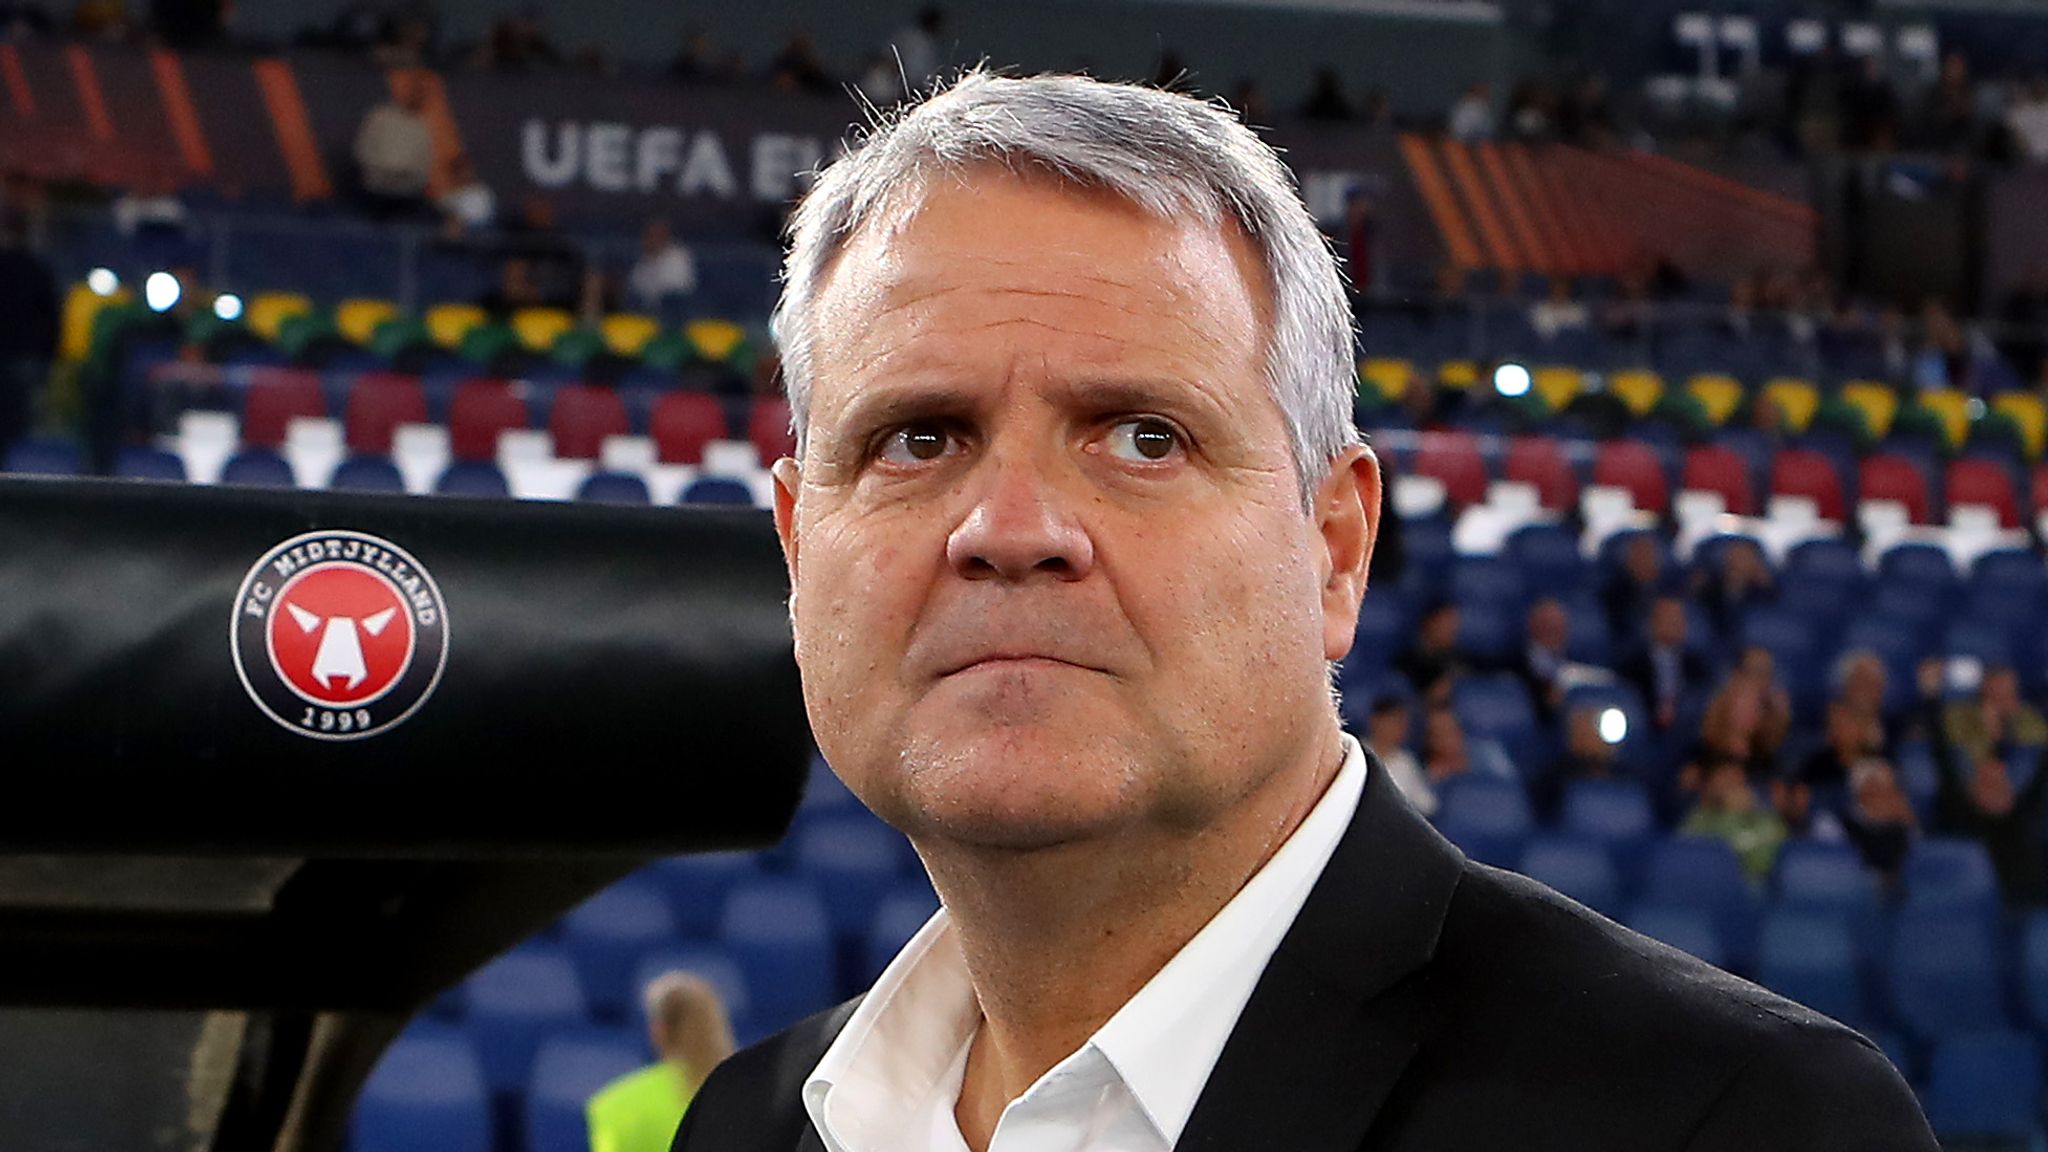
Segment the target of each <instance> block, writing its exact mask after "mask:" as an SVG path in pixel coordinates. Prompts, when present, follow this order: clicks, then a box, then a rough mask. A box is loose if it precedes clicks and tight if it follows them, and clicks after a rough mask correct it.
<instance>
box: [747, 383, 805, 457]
mask: <svg viewBox="0 0 2048 1152" xmlns="http://www.w3.org/2000/svg"><path fill="white" fill-rule="evenodd" d="M747 439H749V440H752V441H753V442H754V450H755V451H757V452H759V453H760V454H761V463H762V464H764V465H767V464H773V463H775V462H776V461H777V460H780V459H782V458H783V457H784V456H794V455H796V436H795V434H794V433H792V432H791V431H790V430H789V401H787V400H784V399H783V398H782V397H780V396H761V397H758V398H756V399H755V400H754V410H753V411H752V412H750V413H748V414H747Z"/></svg>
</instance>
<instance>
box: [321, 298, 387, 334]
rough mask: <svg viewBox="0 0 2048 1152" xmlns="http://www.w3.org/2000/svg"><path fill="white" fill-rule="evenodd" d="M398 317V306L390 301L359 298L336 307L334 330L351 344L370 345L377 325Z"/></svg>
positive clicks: (344, 301) (343, 302)
mask: <svg viewBox="0 0 2048 1152" xmlns="http://www.w3.org/2000/svg"><path fill="white" fill-rule="evenodd" d="M397 315H398V305H396V304H393V303H392V302H391V301H389V300H376V299H372V298H370V297H367V296H357V297H354V298H352V299H348V300H343V301H342V302H341V303H339V304H336V305H335V306H334V328H335V330H336V331H338V332H340V333H341V334H342V335H343V336H345V337H347V338H348V340H349V341H350V342H351V343H355V344H368V343H369V342H370V337H371V336H372V335H373V334H374V333H375V332H376V331H377V325H379V324H382V323H383V322H385V321H386V320H390V319H392V318H393V317H395V316H397Z"/></svg>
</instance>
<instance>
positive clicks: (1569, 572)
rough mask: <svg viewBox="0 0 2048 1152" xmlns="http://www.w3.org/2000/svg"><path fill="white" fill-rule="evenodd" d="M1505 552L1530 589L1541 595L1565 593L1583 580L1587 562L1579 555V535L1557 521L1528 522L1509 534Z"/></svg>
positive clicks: (1562, 594)
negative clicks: (1524, 526)
mask: <svg viewBox="0 0 2048 1152" xmlns="http://www.w3.org/2000/svg"><path fill="white" fill-rule="evenodd" d="M1507 552H1508V555H1509V556H1510V557H1511V558H1512V559H1513V560H1514V563H1515V565H1516V567H1518V568H1519V569H1520V570H1521V572H1522V576H1523V578H1524V580H1525V581H1526V582H1527V584H1528V589H1529V591H1530V592H1532V593H1535V594H1537V595H1543V596H1564V595H1567V594H1569V593H1570V592H1572V591H1573V590H1574V589H1577V588H1578V587H1580V586H1581V585H1583V584H1584V583H1585V580H1586V562H1585V559H1584V558H1583V557H1581V556H1580V555H1579V539H1578V537H1577V536H1576V535H1574V534H1573V533H1572V532H1571V530H1570V529H1568V528H1565V527H1564V526H1562V525H1559V524H1531V525H1529V526H1528V527H1526V528H1520V529H1517V530H1516V531H1515V533H1514V535H1512V536H1509V537H1508V543H1507Z"/></svg>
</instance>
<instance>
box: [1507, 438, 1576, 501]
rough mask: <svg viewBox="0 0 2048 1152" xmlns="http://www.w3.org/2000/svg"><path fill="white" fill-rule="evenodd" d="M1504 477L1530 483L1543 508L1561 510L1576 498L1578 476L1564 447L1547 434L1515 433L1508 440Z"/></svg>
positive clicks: (1520, 482) (1521, 482) (1517, 481)
mask: <svg viewBox="0 0 2048 1152" xmlns="http://www.w3.org/2000/svg"><path fill="white" fill-rule="evenodd" d="M1502 475H1503V477H1504V478H1505V479H1508V480H1512V481H1515V482H1516V483H1518V484H1531V485H1534V486H1535V488H1536V493H1537V498H1538V499H1539V500H1541V501H1542V502H1543V506H1544V507H1545V508H1549V509H1552V510H1554V511H1560V512H1561V511H1564V510H1566V509H1569V508H1570V507H1571V506H1572V505H1574V504H1576V503H1578V501H1579V477H1578V475H1577V474H1576V473H1574V472H1573V471H1572V463H1571V461H1569V460H1567V459H1565V458H1564V450H1563V449H1561V448H1559V447H1558V443H1557V441H1555V440H1552V439H1551V438H1549V437H1548V436H1517V437H1515V439H1514V440H1512V441H1511V442H1509V444H1508V458H1507V462H1506V464H1505V466H1504V467H1503V468H1502Z"/></svg>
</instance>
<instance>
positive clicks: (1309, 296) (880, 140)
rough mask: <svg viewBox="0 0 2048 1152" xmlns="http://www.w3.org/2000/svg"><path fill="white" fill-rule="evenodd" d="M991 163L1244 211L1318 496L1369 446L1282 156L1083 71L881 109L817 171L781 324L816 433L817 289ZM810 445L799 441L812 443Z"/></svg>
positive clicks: (1223, 117) (1288, 410)
mask: <svg viewBox="0 0 2048 1152" xmlns="http://www.w3.org/2000/svg"><path fill="white" fill-rule="evenodd" d="M984 164H994V165H999V166H1002V167H1006V168H1008V169H1010V170H1012V171H1030V172H1037V173H1042V174H1046V175H1050V176H1052V177H1053V178H1055V179H1057V180H1060V181H1064V182H1067V183H1071V184H1073V185H1076V186H1078V187H1085V188H1093V189H1100V190H1103V191H1107V192H1109V193H1111V194H1113V195H1116V196H1118V197H1120V198H1122V199H1124V200H1127V201H1129V202H1130V203H1132V204H1134V205H1136V206H1137V207H1138V208H1140V209H1142V210H1143V211H1145V212H1147V213H1150V214H1151V215H1153V216H1156V217H1160V218H1162V219H1170V218H1173V217H1175V216H1194V217H1196V218H1199V219H1202V220H1206V221H1217V220H1219V219H1222V218H1224V217H1225V214H1226V213H1227V216H1228V219H1230V220H1233V221H1235V222H1236V224H1237V226H1238V227H1240V228H1242V229H1243V230H1244V232H1245V234H1246V235H1247V236H1248V237H1249V238H1250V240H1251V242H1252V244H1253V245H1254V246H1255V247H1256V248H1257V250H1258V253H1259V256H1260V258H1261V260H1262V262H1263V263H1264V265H1265V269H1266V276H1267V281H1268V283H1267V288H1268V289H1269V290H1270V292H1271V294H1272V296H1271V303H1272V309H1273V333H1272V338H1271V340H1270V342H1269V344H1268V347H1267V353H1266V374H1267V377H1268V383H1269V384H1270V386H1271V387H1272V389H1273V396H1274V399H1275V400H1276V401H1278V403H1279V405H1280V410H1281V412H1282V413H1284V414H1285V416H1286V418H1287V425H1288V434H1289V437H1290V440H1291V445H1290V447H1291V448H1292V451H1293V456H1294V470H1295V475H1296V477H1297V479H1298V480H1299V481H1300V483H1301V489H1302V500H1303V504H1304V505H1305V506H1313V502H1314V498H1315V490H1316V487H1317V485H1319V484H1320V483H1321V482H1322V480H1323V479H1324V478H1325V477H1326V476H1327V475H1328V474H1329V470H1330V462H1331V460H1332V459H1334V458H1335V457H1336V456H1337V454H1338V453H1340V452H1342V451H1343V450H1344V449H1345V447H1347V446H1349V445H1352V444H1356V443H1358V442H1359V435H1358V429H1357V426H1356V425H1355V424H1354V423H1353V422H1352V415H1351V411H1352V410H1351V404H1352V398H1353V396H1354V394H1355V392H1356V385H1355V383H1354V381H1355V376H1354V368H1353V366H1352V335H1351V309H1350V305H1349V301H1348V299H1347V297H1346V295H1345V291H1344V282H1343V278H1342V276H1341V275H1340V274H1339V272H1338V270H1337V261H1336V257H1335V256H1334V254H1333V253H1332V252H1331V250H1330V245H1329V242H1328V241H1327V240H1325V239H1324V238H1323V235H1322V233H1321V232H1319V231H1318V230H1317V229H1316V224H1315V220H1314V219H1313V218H1312V217H1310V215H1309V213H1308V209H1307V208H1306V206H1304V205H1303V203H1302V200H1301V196H1300V195H1299V193H1297V192H1296V190H1295V185H1294V180H1293V177H1292V176H1291V175H1290V174H1289V173H1288V171H1287V168H1286V166H1285V165H1283V164H1281V163H1280V158H1279V157H1278V156H1277V155H1276V154H1275V153H1274V151H1273V149H1271V148H1269V147H1267V146H1266V144H1264V143H1263V142H1262V141H1260V140H1259V138H1258V137H1257V136H1256V135H1254V134H1253V133H1252V131H1251V130H1250V129H1249V128H1247V127H1245V126H1244V124H1243V123H1242V122H1240V121H1239V119H1238V118H1237V116H1236V115H1235V114H1233V113H1232V112H1231V111H1230V109H1229V108H1228V107H1225V106H1223V105H1221V104H1212V103H1207V102H1204V101H1201V100H1196V99H1193V98H1191V97H1187V96H1180V95H1175V94H1174V93H1171V92H1162V91H1159V90H1156V89H1152V88H1141V87H1138V86H1136V85H1131V84H1112V83H1107V82H1104V81H1100V80H1092V79H1089V78H1088V77H1085V76H1061V75H1046V76H1029V77H1007V76H998V75H993V74H991V73H988V72H985V71H980V70H976V71H970V72H968V73H966V74H964V75H962V76H961V77H960V78H959V79H958V80H957V81H955V82H954V83H953V84H952V85H951V86H949V87H947V88H945V89H944V90H943V91H938V92H935V93H934V94H933V95H931V96H930V97H929V98H927V99H925V100H924V101H922V102H921V103H918V104H916V105H914V106H912V107H910V108H908V109H906V110H904V111H902V112H900V113H897V114H894V115H892V116H890V117H887V118H884V119H882V120H881V122H879V123H878V124H876V125H875V126H874V127H873V128H872V129H871V130H869V131H868V132H867V133H866V134H865V137H864V138H863V139H861V140H860V141H859V142H858V143H857V144H856V146H855V147H854V149H853V150H852V151H851V152H849V153H848V154H847V155H846V156H844V157H841V158H840V159H839V160H837V161H835V162H833V163H832V164H831V165H829V166H827V167H826V168H825V169H824V170H823V171H821V172H820V173H819V174H818V177H817V179H816V181H815V182H814V183H813V184H812V186H811V190H810V192H809V194H808V195H806V196H805V198H804V201H803V203H802V204H801V205H800V206H799V207H798V208H797V211H796V214H795V216H794V217H793V218H792V220H791V222H790V227H789V233H790V245H789V255H788V259H787V261H786V263H785V265H784V269H783V288H782V298H781V300H780V301H778V302H777V304H776V306H775V315H774V318H773V320H772V322H771V327H772V330H773V332H774V334H775V338H776V341H777V343H778V344H779V345H780V347H781V350H782V372H783V380H784V383H785V387H786V389H787V391H788V393H789V407H790V420H791V424H792V425H793V428H794V431H795V432H796V437H797V443H798V445H799V446H801V445H802V444H803V443H805V442H806V439H807V436H808V429H807V427H806V424H807V421H808V418H809V408H810V392H811V383H812V372H813V368H814V364H815V358H814V354H815V349H814V348H813V346H812V342H813V340H814V338H815V337H814V330H813V323H814V316H813V312H814V310H815V307H816V304H817V297H818V290H819V287H820V285H821V283H822V282H823V280H824V278H825V275H826V273H827V272H828V271H829V270H830V269H831V266H832V262H833V260H834V259H835V258H836V257H837V256H838V255H839V253H840V251H841V250H842V249H844V248H845V246H846V244H847V242H848V241H849V240H850V239H851V238H852V237H853V235H854V234H855V233H856V232H858V231H859V230H860V228H861V227H862V226H863V225H864V224H866V223H868V222H869V221H871V220H872V219H873V217H874V216H875V215H876V214H877V213H878V212H879V211H881V210H882V209H883V207H884V206H885V205H887V204H888V203H889V198H890V197H891V196H892V194H894V193H896V192H897V191H898V190H899V189H905V188H913V189H914V188H916V187H917V186H918V185H919V184H920V182H922V181H924V180H926V179H928V178H929V177H931V176H933V175H936V174H951V175H956V176H957V175H959V174H961V173H964V172H966V171H967V170H969V169H971V168H974V167H977V166H980V165H984ZM801 451H802V449H801V447H799V453H801Z"/></svg>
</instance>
